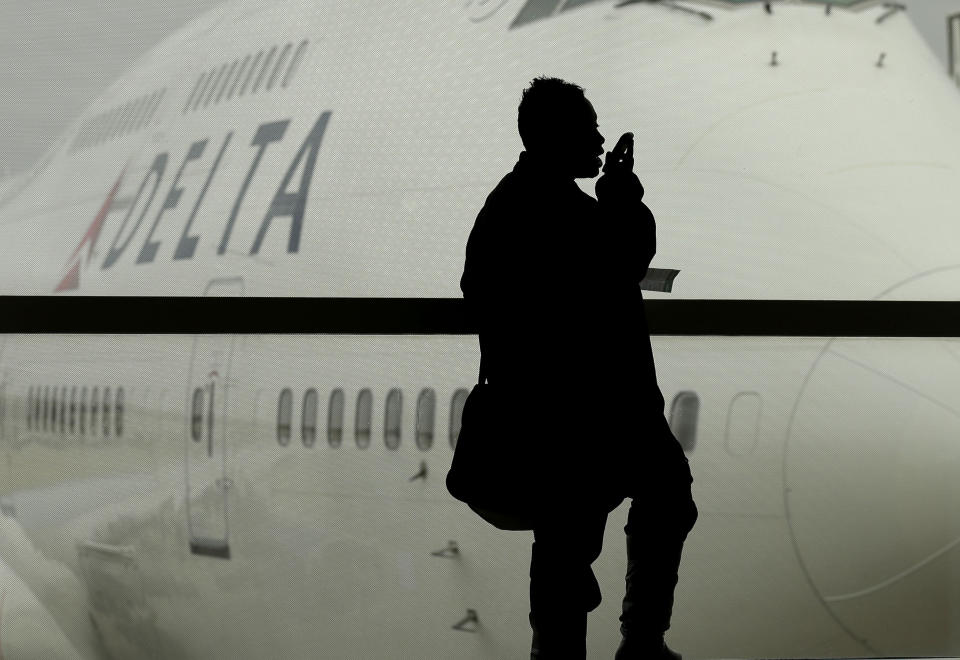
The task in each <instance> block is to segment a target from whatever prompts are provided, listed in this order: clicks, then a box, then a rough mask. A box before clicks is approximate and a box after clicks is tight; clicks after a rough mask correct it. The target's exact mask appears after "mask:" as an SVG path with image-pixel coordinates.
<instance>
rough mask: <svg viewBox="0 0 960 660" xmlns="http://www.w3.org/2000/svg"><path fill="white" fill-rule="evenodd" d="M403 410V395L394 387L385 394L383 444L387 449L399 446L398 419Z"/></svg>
mask: <svg viewBox="0 0 960 660" xmlns="http://www.w3.org/2000/svg"><path fill="white" fill-rule="evenodd" d="M402 409H403V393H402V392H401V391H400V388H398V387H394V388H392V389H391V390H390V391H389V392H388V393H387V404H386V408H385V409H384V414H383V442H384V444H385V445H386V446H387V449H397V448H398V447H399V446H400V417H401V412H402Z"/></svg>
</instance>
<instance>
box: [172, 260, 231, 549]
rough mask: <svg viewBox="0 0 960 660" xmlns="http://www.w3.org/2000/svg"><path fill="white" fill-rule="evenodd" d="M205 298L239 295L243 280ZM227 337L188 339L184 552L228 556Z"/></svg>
mask: <svg viewBox="0 0 960 660" xmlns="http://www.w3.org/2000/svg"><path fill="white" fill-rule="evenodd" d="M204 295H205V296H242V295H243V280H242V279H241V278H239V277H237V278H224V279H214V280H211V281H210V283H209V284H208V285H207V288H206V290H205V291H204ZM232 351H233V336H232V335H198V336H197V337H195V338H194V341H193V351H192V352H191V356H190V369H189V376H188V379H187V396H186V413H187V414H186V417H187V424H186V463H187V469H186V480H187V483H186V509H187V528H188V531H189V535H190V551H191V552H192V553H194V554H198V555H207V556H210V557H220V558H223V559H229V558H230V525H229V510H228V506H227V505H228V496H229V491H230V486H231V485H232V483H231V481H230V478H229V477H228V476H227V442H228V439H229V433H228V431H229V428H228V425H227V423H226V421H227V420H226V412H227V398H228V396H229V394H230V357H231V354H232Z"/></svg>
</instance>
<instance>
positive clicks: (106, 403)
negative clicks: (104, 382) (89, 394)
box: [101, 387, 110, 438]
mask: <svg viewBox="0 0 960 660" xmlns="http://www.w3.org/2000/svg"><path fill="white" fill-rule="evenodd" d="M101 419H102V420H103V437H104V438H109V437H110V388H109V387H104V388H103V415H102V416H101Z"/></svg>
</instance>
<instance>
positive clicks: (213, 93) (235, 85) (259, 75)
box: [183, 39, 308, 114]
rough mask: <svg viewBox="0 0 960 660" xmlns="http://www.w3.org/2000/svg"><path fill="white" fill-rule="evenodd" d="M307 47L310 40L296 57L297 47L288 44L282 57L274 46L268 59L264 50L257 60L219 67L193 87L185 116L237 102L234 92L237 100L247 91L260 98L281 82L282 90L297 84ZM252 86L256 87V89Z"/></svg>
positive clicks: (210, 71)
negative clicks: (296, 79) (221, 102)
mask: <svg viewBox="0 0 960 660" xmlns="http://www.w3.org/2000/svg"><path fill="white" fill-rule="evenodd" d="M307 43H308V41H307V40H306V39H305V40H303V41H301V42H300V45H299V46H297V50H296V51H295V52H293V57H291V56H290V53H291V51H292V50H293V44H291V43H288V44H287V45H286V46H284V47H283V50H281V51H280V55H279V56H278V57H277V48H278V47H277V46H274V47H272V48H271V49H270V51H269V52H268V53H267V54H266V57H264V52H263V51H262V50H261V51H260V52H259V53H257V54H256V56H252V55H247V56H246V57H244V58H243V60H242V61H241V60H240V58H237V59H235V60H234V61H233V62H231V63H224V64H222V65H220V66H219V67H214V68H212V69H210V70H209V71H204V72H203V73H201V74H200V77H199V78H198V79H197V82H196V84H195V85H194V86H193V91H192V92H190V97H189V98H188V99H187V102H186V104H185V105H184V106H183V114H187V112H192V111H194V110H197V109H199V108H201V107H203V108H206V107H207V106H208V105H210V103H211V101H212V102H213V104H214V105H216V104H217V103H220V101H221V100H223V101H229V100H230V99H232V98H233V95H234V92H236V95H237V97H240V96H243V95H244V94H245V93H246V92H247V89H249V90H250V93H251V94H256V93H257V92H258V91H260V89H261V87H262V88H263V89H264V91H270V90H271V89H273V86H274V85H275V84H276V83H277V82H278V81H279V82H280V86H281V87H286V86H287V85H289V84H290V81H291V80H293V76H294V74H295V73H296V72H297V68H298V67H299V66H300V63H301V62H302V61H303V58H304V55H305V54H306V52H307ZM274 57H276V62H274ZM288 63H289V64H288ZM284 67H286V72H285V73H284V74H283V79H282V80H281V79H280V77H279V76H280V72H281V71H283V69H284ZM268 71H269V75H268ZM241 80H242V81H243V82H242V83H241V82H240V81H241ZM251 82H252V83H253V84H252V86H251ZM224 93H226V96H224Z"/></svg>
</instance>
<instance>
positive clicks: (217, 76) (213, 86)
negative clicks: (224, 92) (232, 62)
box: [203, 64, 227, 108]
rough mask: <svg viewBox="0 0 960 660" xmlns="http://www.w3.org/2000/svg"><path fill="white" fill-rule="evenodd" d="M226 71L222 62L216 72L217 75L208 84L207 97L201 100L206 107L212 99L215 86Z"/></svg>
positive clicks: (225, 66)
mask: <svg viewBox="0 0 960 660" xmlns="http://www.w3.org/2000/svg"><path fill="white" fill-rule="evenodd" d="M226 72H227V65H226V64H224V65H222V66H221V67H220V70H219V71H218V72H217V75H216V76H215V77H214V79H213V83H212V84H211V85H210V88H209V91H208V92H207V98H205V99H204V101H203V107H204V108H206V107H207V106H208V105H210V101H212V100H213V95H214V94H216V92H217V86H218V85H219V84H220V81H221V80H223V74H225V73H226Z"/></svg>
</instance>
